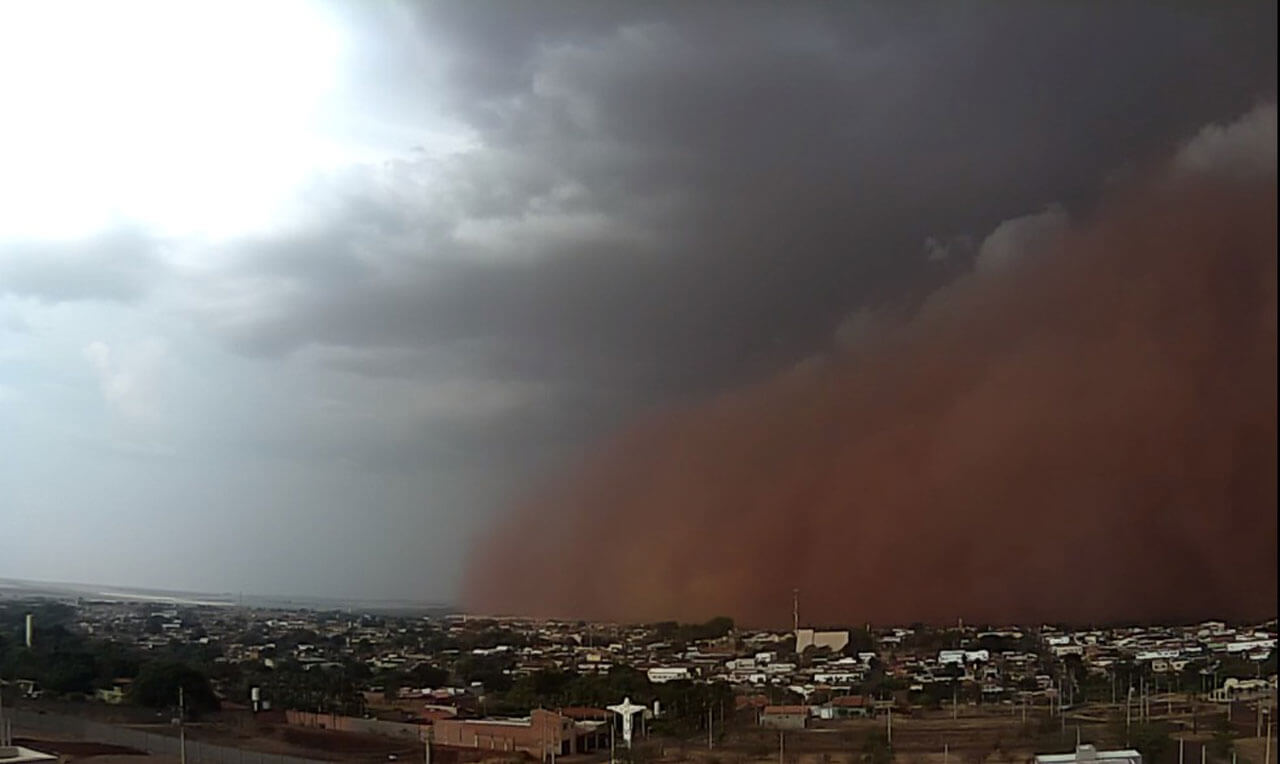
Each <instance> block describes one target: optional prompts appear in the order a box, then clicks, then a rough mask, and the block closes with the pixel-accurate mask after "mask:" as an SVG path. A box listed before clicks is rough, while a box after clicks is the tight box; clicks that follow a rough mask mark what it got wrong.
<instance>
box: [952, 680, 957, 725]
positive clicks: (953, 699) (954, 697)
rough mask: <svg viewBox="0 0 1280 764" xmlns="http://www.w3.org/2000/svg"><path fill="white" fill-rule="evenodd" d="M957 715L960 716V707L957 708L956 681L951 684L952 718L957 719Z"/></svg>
mask: <svg viewBox="0 0 1280 764" xmlns="http://www.w3.org/2000/svg"><path fill="white" fill-rule="evenodd" d="M957 714H958V707H957V706H956V683H955V680H952V682H951V718H952V719H955V718H956V716H957Z"/></svg>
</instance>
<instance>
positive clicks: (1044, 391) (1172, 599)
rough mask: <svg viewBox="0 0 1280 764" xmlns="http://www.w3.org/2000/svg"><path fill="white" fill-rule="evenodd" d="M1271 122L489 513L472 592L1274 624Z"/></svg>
mask: <svg viewBox="0 0 1280 764" xmlns="http://www.w3.org/2000/svg"><path fill="white" fill-rule="evenodd" d="M1275 125H1276V113H1275V107H1274V106H1273V105H1271V106H1266V107H1261V108H1259V109H1258V110H1256V111H1255V112H1254V113H1252V114H1250V115H1248V116H1247V117H1246V118H1244V119H1243V120H1241V122H1240V123H1238V124H1236V125H1233V126H1231V127H1228V128H1225V129H1222V128H1213V129H1210V130H1207V131H1205V132H1204V133H1203V134H1201V135H1200V136H1199V137H1197V138H1196V139H1195V140H1193V141H1191V142H1190V143H1189V144H1188V145H1187V146H1186V147H1184V148H1183V150H1182V151H1181V153H1180V154H1179V155H1178V156H1177V157H1176V158H1175V160H1174V162H1173V163H1172V166H1171V167H1170V168H1167V169H1162V171H1161V173H1160V174H1158V176H1157V177H1145V178H1142V179H1133V180H1130V181H1127V182H1124V183H1122V184H1120V185H1118V186H1117V187H1114V188H1112V189H1111V190H1110V191H1109V192H1108V193H1106V194H1105V195H1104V198H1103V200H1102V202H1101V203H1100V206H1099V207H1098V209H1097V210H1096V211H1094V212H1092V213H1089V214H1088V215H1086V216H1084V218H1083V219H1082V220H1080V221H1079V222H1078V223H1076V224H1071V223H1069V222H1068V221H1067V220H1066V217H1065V216H1064V215H1061V214H1059V213H1040V214H1038V215H1035V216H1032V217H1030V218H1026V219H1023V220H1020V221H1010V222H1009V223H1006V224H1003V225H1002V226H1001V227H999V228H997V229H996V231H995V232H993V234H992V235H991V236H990V237H988V238H987V239H986V241H985V242H984V243H983V245H982V247H981V248H980V250H979V253H978V258H977V264H976V266H977V267H976V268H975V271H974V272H973V273H971V274H969V275H966V276H963V277H961V278H959V279H957V280H956V281H954V282H953V283H951V284H949V285H947V286H945V287H943V288H941V289H939V290H938V291H937V292H935V293H933V294H932V295H930V296H929V297H928V299H926V300H925V301H924V303H923V304H922V305H921V306H920V307H919V309H918V310H916V311H915V312H914V314H913V315H911V316H910V317H908V318H905V319H902V320H898V319H896V318H893V317H889V318H886V319H885V320H884V322H883V323H882V324H881V326H880V327H879V329H878V330H877V331H876V332H875V333H874V334H870V335H861V336H858V337H855V338H853V339H852V340H851V342H850V343H849V344H848V345H847V346H844V347H837V348H833V350H832V351H831V352H830V353H829V354H827V355H824V356H819V357H815V358H813V359H811V360H810V361H808V362H806V363H803V364H800V365H798V366H797V367H795V368H794V369H792V370H790V371H788V372H784V373H782V374H779V375H777V376H775V377H773V378H772V379H769V380H767V381H763V382H761V383H759V384H755V385H751V386H747V387H743V388H741V389H739V390H736V391H733V392H730V393H726V394H724V395H721V396H719V397H717V398H716V399H714V400H712V401H710V402H708V403H706V404H701V405H697V406H693V407H690V408H688V409H687V410H683V411H677V412H674V413H669V414H664V415H660V416H657V417H654V418H653V419H652V420H651V421H649V422H647V423H645V424H642V425H640V426H638V427H636V428H634V429H632V430H631V431H630V432H629V433H628V434H626V435H624V436H622V437H620V438H619V439H618V440H616V441H615V442H613V443H612V444H611V445H610V446H609V447H608V448H607V449H605V450H604V451H603V452H602V453H601V455H599V456H598V457H595V458H591V459H588V460H587V463H586V465H585V466H583V467H582V468H580V469H579V470H577V471H575V472H573V473H571V476H570V477H568V478H567V479H566V480H564V481H563V482H562V483H560V484H557V485H555V486H554V487H553V488H551V489H550V490H548V491H547V492H546V493H545V494H544V495H542V496H541V497H540V498H538V499H536V500H533V501H531V502H530V503H528V504H527V505H525V506H524V507H523V508H522V509H521V510H520V511H518V512H517V513H515V514H514V515H513V516H511V517H509V518H506V519H505V520H504V521H503V522H501V523H500V524H498V525H497V526H496V527H495V528H494V530H493V532H492V534H491V536H490V537H489V538H488V539H487V540H486V542H485V543H484V545H483V546H481V548H480V552H479V554H478V556H477V557H476V558H475V559H474V560H473V561H472V567H471V569H470V572H471V577H470V579H469V587H468V589H467V595H468V598H467V604H468V605H469V606H470V607H472V608H473V609H476V610H479V611H482V612H511V611H516V612H532V613H538V614H547V615H557V616H580V617H591V618H610V619H617V618H650V619H661V618H682V619H703V618H706V617H709V616H711V615H714V614H718V613H723V614H729V615H732V616H735V617H737V618H739V619H741V620H744V621H747V622H750V623H753V624H772V625H780V624H784V623H786V622H788V620H789V618H790V615H791V613H790V605H791V592H792V588H793V587H798V588H799V589H800V592H801V603H802V613H803V618H804V620H805V621H806V622H808V621H810V620H812V621H817V622H818V623H846V624H848V623H862V622H864V621H872V622H878V623H886V622H892V623H903V622H912V621H917V620H924V621H933V622H955V620H956V618H957V617H962V618H964V619H965V620H966V621H969V622H983V623H1009V622H1020V623H1028V622H1041V621H1073V622H1077V623H1084V622H1100V621H1124V620H1143V619H1164V618H1199V617H1207V616H1225V617H1231V618H1247V617H1261V616H1274V614H1275V612H1276V611H1275V602H1276V575H1275V571H1276V499H1277V494H1276V413H1277V412H1276V382H1277V379H1276V341H1277V336H1276V275H1277V274H1276V201H1277V199H1276V183H1275V162H1276V160H1275V139H1276V134H1275ZM1268 152H1269V153H1268ZM1046 216H1047V218H1048V222H1046ZM1011 231H1022V233H1021V234H1019V235H1016V236H1015V235H1012V234H1011ZM1028 231H1031V232H1033V233H1034V235H1027V232H1028Z"/></svg>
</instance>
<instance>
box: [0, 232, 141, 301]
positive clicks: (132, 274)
mask: <svg viewBox="0 0 1280 764" xmlns="http://www.w3.org/2000/svg"><path fill="white" fill-rule="evenodd" d="M158 248H159V244H158V242H156V241H155V240H154V239H153V238H152V237H151V236H149V235H148V234H146V233H145V232H143V231H140V230H138V229H136V228H132V227H120V228H116V229H113V230H109V231H106V232H103V233H100V234H96V235H93V236H88V237H84V238H80V239H73V240H67V241H55V242H49V241H34V240H12V241H4V240H0V295H4V294H10V295H18V296H27V297H35V298H38V299H41V300H47V301H50V302H59V301H63V300H110V301H116V302H132V301H135V300H138V299H139V298H141V297H142V296H144V295H145V294H146V293H147V292H148V291H149V290H150V288H151V287H152V286H153V285H154V284H155V283H156V282H157V281H158V280H159V279H160V278H161V277H162V272H163V270H164V261H163V260H162V259H161V258H160V257H159V256H158Z"/></svg>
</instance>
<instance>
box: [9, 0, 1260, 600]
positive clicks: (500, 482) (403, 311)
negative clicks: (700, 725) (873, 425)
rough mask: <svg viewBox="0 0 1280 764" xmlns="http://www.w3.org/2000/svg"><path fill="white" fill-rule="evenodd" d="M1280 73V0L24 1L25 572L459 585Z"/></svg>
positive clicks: (17, 13) (177, 581) (417, 593)
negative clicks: (629, 460)
mask: <svg viewBox="0 0 1280 764" xmlns="http://www.w3.org/2000/svg"><path fill="white" fill-rule="evenodd" d="M903 5H906V6H909V8H903V7H901V6H903ZM1275 90H1276V8H1275V3H1274V2H1258V3H1244V2H1239V3H1222V4H1208V3H1190V2H1187V3H1168V2H1162V3H1155V2H1152V3H1126V2H1114V3H1094V4H1086V3H1057V4H1048V3H1016V4H1015V3H954V2H948V3H940V4H918V3H909V4H897V3H893V4H890V3H876V4H853V3H844V4H838V5H837V4H831V3H821V4H815V5H811V6H810V5H804V4H801V3H778V4H772V5H767V6H765V5H759V6H757V5H753V4H749V3H713V2H707V3H664V4H656V3H628V4H624V3H595V2H582V3H567V2H548V3H514V2H511V3H505V2H504V3H497V2H453V3H394V2H386V3H372V2H357V1H356V0H351V2H346V3H337V2H335V3H308V2H288V1H286V0H272V2H269V3H261V2H243V3H237V2H216V3H214V2H210V3H194V2H193V3H171V2H154V3H147V2H130V1H128V0H119V1H118V2H112V3H93V2H84V3H64V2H46V1H44V0H40V1H37V0H30V1H29V2H26V1H24V0H17V1H16V2H6V3H3V4H0V103H3V104H4V105H5V106H4V113H5V116H4V119H3V120H2V121H0V537H2V538H3V539H4V540H5V542H6V543H5V551H4V554H3V555H0V576H14V577H24V578H36V579H51V580H63V581H86V582H103V583H112V584H122V585H141V586H157V587H168V588H192V589H202V590H214V591H233V592H234V591H244V592H253V593H266V594H305V595H333V596H343V597H353V596H354V597H371V598H382V597H386V598H391V597H411V598H416V599H425V600H442V599H446V600H447V599H451V598H453V597H454V596H455V594H456V588H457V586H458V581H459V572H460V568H461V566H462V562H463V558H464V556H465V554H466V551H467V549H468V547H469V545H470V543H471V540H472V539H473V537H474V536H475V534H476V533H477V532H478V530H479V529H480V528H482V527H483V525H484V524H485V523H487V522H489V521H490V520H491V519H492V518H493V517H495V515H496V513H497V512H498V511H499V510H500V509H501V508H502V507H503V506H504V505H505V503H506V502H508V501H510V500H511V499H512V497H518V496H521V495H523V494H524V493H525V492H527V491H528V490H529V489H530V487H531V486H534V485H537V484H538V483H539V482H540V481H541V480H543V479H545V477H546V476H548V475H550V474H553V473H554V472H556V471H557V470H561V469H564V468H566V466H567V465H571V464H572V460H573V459H574V458H575V456H576V455H578V454H581V453H583V452H584V451H585V450H588V449H590V448H591V445H592V443H593V442H595V441H597V440H598V439H600V438H602V437H606V436H608V435H609V433H611V432H613V431H614V430H616V428H618V427H620V426H622V425H623V424H624V423H625V422H627V421H628V420H629V419H631V418H633V417H635V416H637V415H639V414H641V413H643V412H646V411H651V410H654V409H656V408H661V407H668V406H675V405H684V404H688V403H690V402H693V401H696V400H699V399H701V398H703V397H705V396H708V395H713V394H715V393H716V392H719V391H722V390H725V389H731V388H733V387H736V386H739V385H742V384H744V383H749V382H751V381H753V380H756V379H761V378H764V377H766V376H769V375H771V374H774V373H776V372H777V371H779V370H782V369H786V368H788V367H789V366H792V365H795V364H796V363H798V362H801V361H802V360H803V359H805V358H808V357H811V356H812V355H813V354H814V353H816V352H821V350H822V349H823V348H825V347H828V346H830V345H831V344H832V343H835V342H839V341H841V338H842V337H847V336H848V335H849V334H850V333H857V332H862V331H875V327H874V326H873V325H868V322H867V321H865V320H862V319H861V318H860V317H865V316H867V315H868V311H867V309H868V308H875V309H884V308H885V307H886V306H888V307H890V308H893V307H894V306H910V305H911V304H912V303H913V301H914V300H918V299H919V298H921V297H922V296H923V295H925V294H927V293H928V292H929V291H931V290H933V289H935V288H937V287H938V286H939V285H941V284H944V283H946V282H947V281H949V280H951V279H953V278H955V277H956V276H957V275H958V274H960V273H963V272H965V271H967V270H968V269H970V268H971V267H973V261H974V258H975V256H976V255H977V250H978V245H979V244H980V243H981V242H982V241H983V240H984V239H985V238H986V237H987V235H988V234H990V233H991V232H992V231H993V230H995V229H996V228H997V226H999V225H1000V224H1001V222H1002V221H1006V220H1010V219H1013V218H1018V217H1021V216H1024V215H1027V214H1031V213H1041V212H1043V211H1045V210H1046V209H1047V212H1044V213H1043V214H1044V215H1048V216H1050V217H1052V216H1054V215H1065V214H1074V213H1077V212H1078V211H1081V210H1087V209H1088V207H1089V205H1090V204H1091V203H1092V201H1093V200H1094V199H1095V198H1096V195H1097V193H1098V192H1099V191H1100V190H1101V189H1102V188H1105V185H1106V182H1107V179H1108V178H1114V177H1117V176H1119V175H1122V174H1124V173H1126V172H1129V171H1132V170H1133V169H1134V168H1137V167H1141V166H1142V165H1143V164H1144V163H1147V162H1151V161H1154V160H1157V159H1159V158H1161V157H1163V156H1165V155H1166V154H1168V152H1170V151H1171V150H1172V148H1173V147H1175V146H1176V145H1178V144H1180V143H1181V142H1183V141H1185V140H1186V139H1187V138H1188V137H1190V136H1192V135H1195V134H1196V133H1197V132H1198V131H1199V130H1201V128H1203V127H1204V126H1205V125H1208V124H1211V123H1215V122H1217V123H1226V122H1230V121H1232V120H1235V119H1237V118H1238V117H1240V116H1241V115H1242V114H1245V113H1246V112H1249V111H1250V110H1251V109H1253V108H1254V107H1255V106H1256V105H1257V104H1258V103H1259V102H1260V101H1266V100H1272V101H1273V99H1274V97H1275ZM1270 129H1271V131H1272V134H1273V135H1274V129H1275V127H1274V110H1272V112H1271V128H1270ZM1271 143H1272V145H1274V139H1272V141H1271ZM1272 161H1273V162H1274V158H1273V159H1272ZM1007 232H1008V229H1007V228H1006V234H1007ZM1082 309H1087V306H1082Z"/></svg>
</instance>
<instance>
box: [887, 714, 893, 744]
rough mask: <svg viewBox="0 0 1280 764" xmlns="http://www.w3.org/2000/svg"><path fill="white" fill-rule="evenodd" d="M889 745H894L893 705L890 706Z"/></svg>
mask: <svg viewBox="0 0 1280 764" xmlns="http://www.w3.org/2000/svg"><path fill="white" fill-rule="evenodd" d="M886 736H887V737H888V739H889V745H893V706H889V729H888V731H887V733H886Z"/></svg>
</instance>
